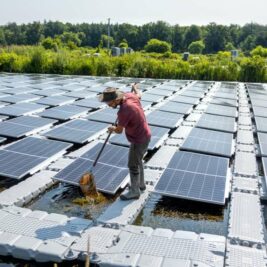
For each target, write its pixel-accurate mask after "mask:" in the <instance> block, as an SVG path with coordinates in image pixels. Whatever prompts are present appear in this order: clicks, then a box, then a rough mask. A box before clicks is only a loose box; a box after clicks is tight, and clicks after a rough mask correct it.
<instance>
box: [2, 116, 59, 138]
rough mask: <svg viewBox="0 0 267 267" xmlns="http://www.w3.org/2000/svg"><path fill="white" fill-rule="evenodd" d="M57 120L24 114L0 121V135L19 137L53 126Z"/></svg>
mask: <svg viewBox="0 0 267 267" xmlns="http://www.w3.org/2000/svg"><path fill="white" fill-rule="evenodd" d="M55 122H56V121H55V120H51V119H45V118H39V117H31V116H22V117H17V118H14V119H11V120H7V121H4V122H0V135H3V136H8V137H13V138H19V137H22V136H24V135H27V134H31V133H33V132H37V131H39V130H41V129H44V128H45V127H49V126H51V125H52V124H53V123H55Z"/></svg>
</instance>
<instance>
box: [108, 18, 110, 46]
mask: <svg viewBox="0 0 267 267" xmlns="http://www.w3.org/2000/svg"><path fill="white" fill-rule="evenodd" d="M109 38H110V18H108V49H109Z"/></svg>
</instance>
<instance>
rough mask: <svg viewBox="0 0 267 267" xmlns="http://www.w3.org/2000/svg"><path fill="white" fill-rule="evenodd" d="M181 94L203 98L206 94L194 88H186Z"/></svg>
mask: <svg viewBox="0 0 267 267" xmlns="http://www.w3.org/2000/svg"><path fill="white" fill-rule="evenodd" d="M180 95H182V96H189V97H195V98H202V97H203V96H204V93H203V92H198V91H194V90H192V91H191V90H186V91H184V92H182V93H181V94H180Z"/></svg>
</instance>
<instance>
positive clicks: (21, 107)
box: [0, 103, 46, 117]
mask: <svg viewBox="0 0 267 267" xmlns="http://www.w3.org/2000/svg"><path fill="white" fill-rule="evenodd" d="M45 108H46V106H44V105H39V104H34V103H19V104H13V105H8V106H5V107H2V108H0V114H2V115H7V116H14V117H15V116H22V115H30V114H33V113H36V112H40V111H43V110H44V109H45Z"/></svg>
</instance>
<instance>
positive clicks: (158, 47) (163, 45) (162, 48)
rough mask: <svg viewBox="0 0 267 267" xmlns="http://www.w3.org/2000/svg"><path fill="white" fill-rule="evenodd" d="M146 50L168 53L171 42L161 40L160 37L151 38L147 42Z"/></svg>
mask: <svg viewBox="0 0 267 267" xmlns="http://www.w3.org/2000/svg"><path fill="white" fill-rule="evenodd" d="M145 51H146V52H148V53H150V52H155V53H166V52H170V51H171V44H169V43H167V42H165V41H160V40H158V39H151V40H149V41H148V42H147V44H146V46H145Z"/></svg>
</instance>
